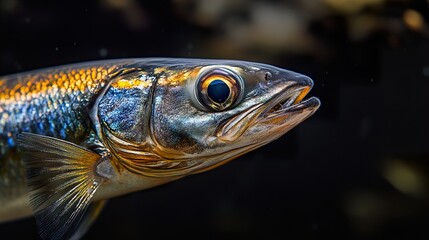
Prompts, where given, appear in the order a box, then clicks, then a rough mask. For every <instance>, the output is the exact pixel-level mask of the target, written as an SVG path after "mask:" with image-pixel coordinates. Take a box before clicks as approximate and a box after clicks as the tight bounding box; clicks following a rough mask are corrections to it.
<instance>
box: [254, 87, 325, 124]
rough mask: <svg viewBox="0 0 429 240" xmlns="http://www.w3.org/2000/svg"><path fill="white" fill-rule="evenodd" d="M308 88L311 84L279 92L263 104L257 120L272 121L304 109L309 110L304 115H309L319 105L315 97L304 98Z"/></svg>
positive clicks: (308, 90) (259, 121) (309, 88)
mask: <svg viewBox="0 0 429 240" xmlns="http://www.w3.org/2000/svg"><path fill="white" fill-rule="evenodd" d="M310 90H311V86H296V87H291V88H290V89H289V90H288V91H285V92H282V93H280V94H279V95H278V96H277V97H274V98H273V99H272V100H271V101H269V102H268V103H267V104H266V105H265V107H264V109H263V110H262V111H261V113H260V114H259V116H258V121H257V122H258V123H261V122H265V121H272V120H275V119H277V118H283V117H287V116H290V115H291V114H292V113H298V112H302V111H304V110H309V114H308V116H306V117H309V116H310V115H311V114H313V113H314V112H315V111H316V110H317V109H318V108H319V106H320V100H319V99H318V98H316V97H310V98H308V99H305V97H306V96H307V94H308V93H309V92H310ZM307 112H308V111H307ZM303 120H304V119H303Z"/></svg>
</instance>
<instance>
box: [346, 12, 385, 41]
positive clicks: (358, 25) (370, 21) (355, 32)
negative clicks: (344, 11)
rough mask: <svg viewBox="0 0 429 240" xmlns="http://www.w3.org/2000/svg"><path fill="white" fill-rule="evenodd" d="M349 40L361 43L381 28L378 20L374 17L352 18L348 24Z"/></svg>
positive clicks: (366, 15) (359, 16)
mask: <svg viewBox="0 0 429 240" xmlns="http://www.w3.org/2000/svg"><path fill="white" fill-rule="evenodd" d="M348 25H349V34H350V38H351V39H352V40H354V41H361V40H364V39H365V38H366V37H368V36H369V35H370V34H371V33H372V32H374V31H375V30H377V29H379V28H381V26H380V25H381V24H380V19H379V18H378V17H377V16H376V15H369V14H365V15H358V16H354V17H352V18H351V19H350V20H349V22H348Z"/></svg>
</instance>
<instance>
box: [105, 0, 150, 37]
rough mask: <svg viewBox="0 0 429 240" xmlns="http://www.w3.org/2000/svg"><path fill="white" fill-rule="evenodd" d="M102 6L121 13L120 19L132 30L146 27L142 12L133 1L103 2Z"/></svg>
mask: <svg viewBox="0 0 429 240" xmlns="http://www.w3.org/2000/svg"><path fill="white" fill-rule="evenodd" d="M100 3H101V5H102V6H104V7H107V8H110V9H115V10H118V11H120V12H121V14H122V19H124V21H125V22H126V23H127V25H128V26H129V27H130V28H132V29H134V30H141V29H142V28H145V27H146V26H147V18H146V14H145V12H144V10H143V9H142V8H141V6H140V5H139V4H138V2H137V1H135V0H103V1H101V2H100Z"/></svg>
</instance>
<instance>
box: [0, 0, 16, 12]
mask: <svg viewBox="0 0 429 240" xmlns="http://www.w3.org/2000/svg"><path fill="white" fill-rule="evenodd" d="M17 7H18V1H17V0H3V1H0V9H1V10H3V11H4V12H13V11H14V10H15V9H16V8H17Z"/></svg>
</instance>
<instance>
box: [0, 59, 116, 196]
mask: <svg viewBox="0 0 429 240" xmlns="http://www.w3.org/2000/svg"><path fill="white" fill-rule="evenodd" d="M121 64H123V63H115V64H113V63H111V64H105V65H103V66H99V65H94V66H92V65H91V64H89V65H88V64H84V65H82V66H79V65H77V66H73V67H71V66H64V67H58V68H56V69H49V70H48V71H47V72H45V71H43V70H39V71H33V72H28V73H24V74H20V75H12V76H8V77H6V78H0V204H2V203H3V202H5V201H8V200H9V199H13V198H14V197H16V195H17V194H25V192H24V191H21V190H19V189H25V188H22V187H19V186H22V185H23V184H24V181H23V180H24V176H23V175H24V167H23V163H22V162H21V158H20V157H19V155H17V153H16V140H15V135H16V134H17V133H18V132H34V133H38V134H43V135H48V136H53V137H58V138H61V139H67V140H69V141H73V142H78V141H82V139H84V138H85V137H86V136H87V134H88V131H89V126H88V124H89V119H88V117H87V114H88V113H87V110H86V107H87V105H88V103H89V102H90V101H91V100H92V98H93V97H94V96H95V94H96V93H97V92H98V91H99V90H100V89H101V88H102V87H103V86H104V82H105V81H107V80H108V79H109V76H111V75H112V74H114V73H115V71H116V70H117V69H118V68H119V67H120V66H121ZM79 73H83V74H84V76H87V77H85V79H83V80H80V79H76V76H77V74H79ZM93 77H95V78H93ZM17 189H18V190H17Z"/></svg>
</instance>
